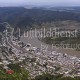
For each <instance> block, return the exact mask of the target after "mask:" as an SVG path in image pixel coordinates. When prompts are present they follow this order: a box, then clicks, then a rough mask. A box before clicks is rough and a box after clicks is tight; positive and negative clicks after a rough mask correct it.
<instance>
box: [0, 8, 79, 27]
mask: <svg viewBox="0 0 80 80" xmlns="http://www.w3.org/2000/svg"><path fill="white" fill-rule="evenodd" d="M65 20H74V21H80V13H79V12H73V11H72V12H71V11H70V12H66V11H51V10H46V9H45V10H43V9H42V8H33V9H26V8H23V7H0V22H8V23H9V24H10V25H12V26H13V27H20V28H24V27H26V26H29V27H32V24H39V25H40V24H41V23H43V22H52V21H65Z"/></svg>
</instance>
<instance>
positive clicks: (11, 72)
mask: <svg viewBox="0 0 80 80" xmlns="http://www.w3.org/2000/svg"><path fill="white" fill-rule="evenodd" d="M6 73H7V74H13V73H14V71H13V70H8V71H6Z"/></svg>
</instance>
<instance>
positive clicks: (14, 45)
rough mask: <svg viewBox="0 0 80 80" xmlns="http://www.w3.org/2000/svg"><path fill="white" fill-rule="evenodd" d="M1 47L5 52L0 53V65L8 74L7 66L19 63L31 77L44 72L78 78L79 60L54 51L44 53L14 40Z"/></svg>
mask: <svg viewBox="0 0 80 80" xmlns="http://www.w3.org/2000/svg"><path fill="white" fill-rule="evenodd" d="M2 47H6V50H5V49H3V50H4V51H2V52H0V53H2V57H1V60H0V65H3V68H4V69H6V70H8V72H10V73H13V71H10V69H9V67H8V66H7V65H9V64H11V63H13V64H15V63H21V65H20V66H21V67H24V68H25V69H26V70H28V71H29V74H30V76H31V77H35V76H37V75H41V74H43V73H46V72H47V73H51V74H56V73H58V74H64V76H72V77H74V76H80V58H77V57H73V56H69V55H67V54H62V53H57V52H56V51H52V52H51V51H44V50H41V49H40V48H37V47H32V46H31V44H29V43H27V44H24V43H23V42H21V41H19V40H16V39H14V40H12V39H11V40H10V39H9V40H8V42H5V45H4V46H2Z"/></svg>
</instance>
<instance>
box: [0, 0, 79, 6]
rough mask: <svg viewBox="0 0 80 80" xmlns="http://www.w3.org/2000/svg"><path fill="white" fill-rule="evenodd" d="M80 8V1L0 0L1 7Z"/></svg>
mask: <svg viewBox="0 0 80 80" xmlns="http://www.w3.org/2000/svg"><path fill="white" fill-rule="evenodd" d="M29 4H30V5H39V6H40V5H42V6H43V5H53V6H80V0H0V6H23V5H29Z"/></svg>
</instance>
